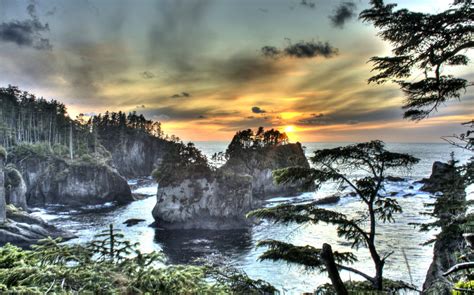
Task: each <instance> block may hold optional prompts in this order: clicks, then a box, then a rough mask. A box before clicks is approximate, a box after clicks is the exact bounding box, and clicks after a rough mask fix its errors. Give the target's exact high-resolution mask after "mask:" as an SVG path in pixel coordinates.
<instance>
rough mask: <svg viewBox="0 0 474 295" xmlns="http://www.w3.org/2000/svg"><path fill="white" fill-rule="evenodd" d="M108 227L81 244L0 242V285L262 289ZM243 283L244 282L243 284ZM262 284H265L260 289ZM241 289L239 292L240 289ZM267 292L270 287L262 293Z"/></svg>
mask: <svg viewBox="0 0 474 295" xmlns="http://www.w3.org/2000/svg"><path fill="white" fill-rule="evenodd" d="M137 246H138V244H137V243H135V244H133V243H131V242H129V241H126V240H124V239H123V234H122V233H120V232H118V231H117V230H115V229H113V227H112V226H111V227H110V228H109V229H107V230H104V231H103V232H102V233H100V234H98V235H97V236H96V238H95V239H94V240H93V241H92V242H90V243H88V244H86V245H84V246H81V245H65V244H61V243H60V240H53V239H46V240H43V241H41V243H40V244H39V245H36V246H33V247H32V250H22V249H20V248H17V247H15V246H12V245H9V244H7V245H5V246H3V247H1V248H0V291H1V292H2V293H15V294H17V293H22V294H44V293H46V292H48V293H51V294H237V293H239V292H238V290H246V291H248V292H245V294H263V292H262V290H274V289H272V287H271V286H270V285H268V284H264V283H262V281H253V280H251V279H249V278H248V277H247V276H245V275H242V276H238V277H232V276H229V275H227V274H224V273H221V272H219V271H218V270H217V269H216V268H209V267H207V266H187V265H166V261H165V257H164V256H163V254H162V253H161V252H152V253H142V252H141V251H139V250H138V248H137ZM242 285H245V286H242ZM263 288H265V289H263ZM239 294H240V293H239ZM266 294H271V293H266Z"/></svg>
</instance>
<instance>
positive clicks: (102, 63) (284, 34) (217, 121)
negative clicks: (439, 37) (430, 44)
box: [0, 0, 474, 142]
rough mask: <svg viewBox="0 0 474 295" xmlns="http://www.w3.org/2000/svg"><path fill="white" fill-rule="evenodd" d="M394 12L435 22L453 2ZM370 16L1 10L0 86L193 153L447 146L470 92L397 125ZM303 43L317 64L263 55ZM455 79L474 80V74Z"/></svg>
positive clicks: (467, 116) (256, 0) (318, 4)
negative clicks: (335, 144)
mask: <svg viewBox="0 0 474 295" xmlns="http://www.w3.org/2000/svg"><path fill="white" fill-rule="evenodd" d="M387 2H395V3H398V5H399V8H408V9H411V10H417V11H423V12H434V13H435V12H440V11H442V10H444V9H446V8H448V4H449V3H450V2H451V1H447V0H419V1H413V0H398V1H396V0H392V1H387ZM367 7H368V0H355V1H347V0H346V1H332V0H331V1H328V0H214V1H212V0H209V1H207V0H202V1H194V0H183V1H179V0H175V1H172V0H170V1H146V0H141V1H119V0H108V1H105V0H104V1H87V0H74V1H73V0H70V1H64V0H50V1H39V0H37V1H18V0H0V65H1V72H0V87H6V86H7V85H8V84H12V85H17V86H19V87H20V88H21V89H23V90H28V91H29V92H32V93H34V94H36V95H37V96H43V97H45V98H48V99H49V98H54V99H57V100H60V101H62V102H63V103H65V104H66V105H67V107H68V110H69V113H70V114H71V115H72V116H76V115H77V114H79V113H81V112H82V113H86V114H89V115H91V114H98V113H101V112H102V113H103V112H104V111H106V110H110V111H118V110H122V111H126V112H129V111H137V112H138V113H143V114H144V115H146V116H147V117H148V118H151V119H154V120H158V121H161V122H162V124H163V127H164V129H165V132H166V133H169V134H175V135H177V136H179V137H181V138H182V139H184V140H193V141H200V140H226V141H227V140H230V138H231V137H232V135H233V134H234V133H235V131H236V130H239V129H243V128H252V127H253V128H256V127H258V126H265V127H273V128H279V129H282V130H285V131H287V132H288V134H289V136H290V139H291V140H293V141H296V140H299V141H303V142H309V141H346V142H347V141H351V142H352V141H365V140H370V139H382V140H385V141H392V142H393V141H395V142H404V141H410V142H411V141H418V142H432V141H434V142H441V139H440V136H442V135H450V134H453V133H459V132H460V131H461V130H462V128H461V127H460V126H459V124H460V123H461V122H465V121H468V120H471V119H472V117H473V115H474V99H473V98H474V92H473V90H472V87H471V89H468V91H467V92H466V93H465V94H464V96H463V98H462V101H461V102H457V101H454V102H452V103H449V104H448V105H446V106H444V107H442V108H441V109H440V112H439V113H438V114H435V115H434V116H432V117H430V118H429V119H428V120H425V121H422V122H419V123H414V122H411V121H406V120H403V119H402V113H403V111H402V110H401V109H400V106H401V104H402V102H403V95H402V93H401V92H400V91H399V90H398V87H397V86H396V85H393V84H387V85H382V86H380V85H372V84H370V85H368V84H367V79H368V78H369V77H370V76H371V75H372V74H373V73H371V72H370V70H371V64H370V63H367V61H368V59H369V58H370V57H371V56H375V55H388V54H390V47H389V44H388V43H386V42H384V41H382V40H381V39H380V38H379V37H377V35H376V34H377V31H376V30H375V29H374V28H373V27H372V26H371V25H370V24H367V23H362V22H361V21H360V20H358V19H357V15H358V14H359V12H360V11H361V10H362V9H365V8H367ZM15 24H16V25H17V26H16V28H17V30H9V28H12V27H14V25H15ZM19 27H21V28H20V29H19ZM303 41H304V42H311V41H313V42H316V43H317V44H319V48H318V49H317V53H316V54H315V56H313V57H307V56H299V55H293V54H283V53H280V54H278V55H271V53H272V52H268V51H265V50H262V48H265V47H266V46H271V48H276V49H278V50H280V52H282V50H284V49H285V48H291V46H292V45H294V44H297V43H298V42H303ZM318 42H320V43H318ZM267 48H268V47H267ZM264 53H267V54H264ZM471 57H472V55H471ZM453 73H455V74H456V75H459V76H461V77H465V78H467V79H468V80H469V81H473V80H474V69H473V68H472V66H471V67H463V68H462V67H461V68H459V69H454V70H453ZM414 78H416V75H414Z"/></svg>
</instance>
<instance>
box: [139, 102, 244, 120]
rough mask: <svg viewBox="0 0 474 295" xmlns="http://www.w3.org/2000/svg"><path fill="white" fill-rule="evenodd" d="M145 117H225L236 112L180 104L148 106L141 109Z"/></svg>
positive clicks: (177, 118) (193, 118)
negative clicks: (187, 107)
mask: <svg viewBox="0 0 474 295" xmlns="http://www.w3.org/2000/svg"><path fill="white" fill-rule="evenodd" d="M143 114H144V115H145V116H146V117H150V118H153V117H155V118H162V119H166V120H176V121H180V120H195V119H207V118H212V117H225V116H231V115H236V112H226V111H216V109H215V108H211V107H203V108H192V109H185V108H183V107H182V106H181V105H174V106H167V107H161V108H148V109H146V110H144V111H143Z"/></svg>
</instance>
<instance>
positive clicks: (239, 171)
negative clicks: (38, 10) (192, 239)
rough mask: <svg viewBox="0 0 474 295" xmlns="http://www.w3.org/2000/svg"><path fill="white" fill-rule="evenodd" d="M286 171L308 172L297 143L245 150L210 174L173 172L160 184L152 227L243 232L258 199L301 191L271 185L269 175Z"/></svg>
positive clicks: (198, 170)
mask: <svg viewBox="0 0 474 295" xmlns="http://www.w3.org/2000/svg"><path fill="white" fill-rule="evenodd" d="M290 166H300V167H306V168H308V167H309V164H308V161H307V159H306V157H305V156H304V152H303V149H302V147H301V144H299V143H298V144H287V145H280V146H272V147H267V148H262V149H258V150H245V151H244V153H241V154H240V156H239V157H234V158H231V159H229V160H228V162H227V163H226V164H225V165H224V166H222V167H221V168H219V169H217V170H216V171H212V170H211V169H209V168H207V169H208V171H207V170H206V169H204V168H203V169H197V170H196V172H195V173H194V174H193V173H191V172H190V171H191V170H187V171H176V173H177V174H178V175H176V177H170V179H176V180H177V181H166V182H162V184H164V186H161V187H159V188H158V193H157V203H156V205H155V208H154V209H153V217H154V218H155V220H156V222H155V225H156V226H157V227H162V228H168V229H231V228H243V227H247V226H248V225H249V220H248V219H246V218H245V215H246V213H248V212H249V211H251V210H252V209H253V208H255V207H257V206H259V205H261V202H262V200H263V199H266V198H270V197H274V196H282V195H285V196H288V195H292V194H297V193H299V192H301V191H302V187H303V186H302V184H291V185H277V184H275V183H274V182H273V176H272V171H273V170H275V169H281V168H286V167H290ZM203 170H206V171H203ZM180 173H181V174H180ZM171 176H173V175H171ZM179 176H183V177H179Z"/></svg>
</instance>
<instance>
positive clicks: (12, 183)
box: [0, 147, 74, 247]
mask: <svg viewBox="0 0 474 295" xmlns="http://www.w3.org/2000/svg"><path fill="white" fill-rule="evenodd" d="M0 149H2V148H1V147H0ZM5 158H6V153H5V152H4V153H2V155H0V180H1V181H0V185H1V186H0V203H1V208H0V210H4V211H3V212H2V215H3V214H4V215H5V218H4V219H3V220H0V246H2V245H4V244H6V243H11V244H14V245H17V246H21V247H29V246H30V245H32V244H35V243H37V242H38V240H41V239H44V238H47V237H52V238H58V237H61V238H63V240H67V239H71V238H73V237H74V236H73V235H72V234H71V233H69V232H67V231H63V230H60V229H58V228H56V227H54V226H52V225H49V224H47V223H46V222H44V221H43V220H41V219H40V218H37V217H33V216H31V215H30V214H28V213H27V212H26V211H25V210H26V198H25V193H26V185H25V182H24V181H23V178H22V177H21V174H20V173H19V172H18V170H16V169H15V168H14V167H13V166H11V165H8V166H7V167H5V166H4V160H5ZM5 201H6V202H5ZM6 204H9V205H6ZM15 205H16V206H21V207H22V208H17V207H15Z"/></svg>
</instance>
